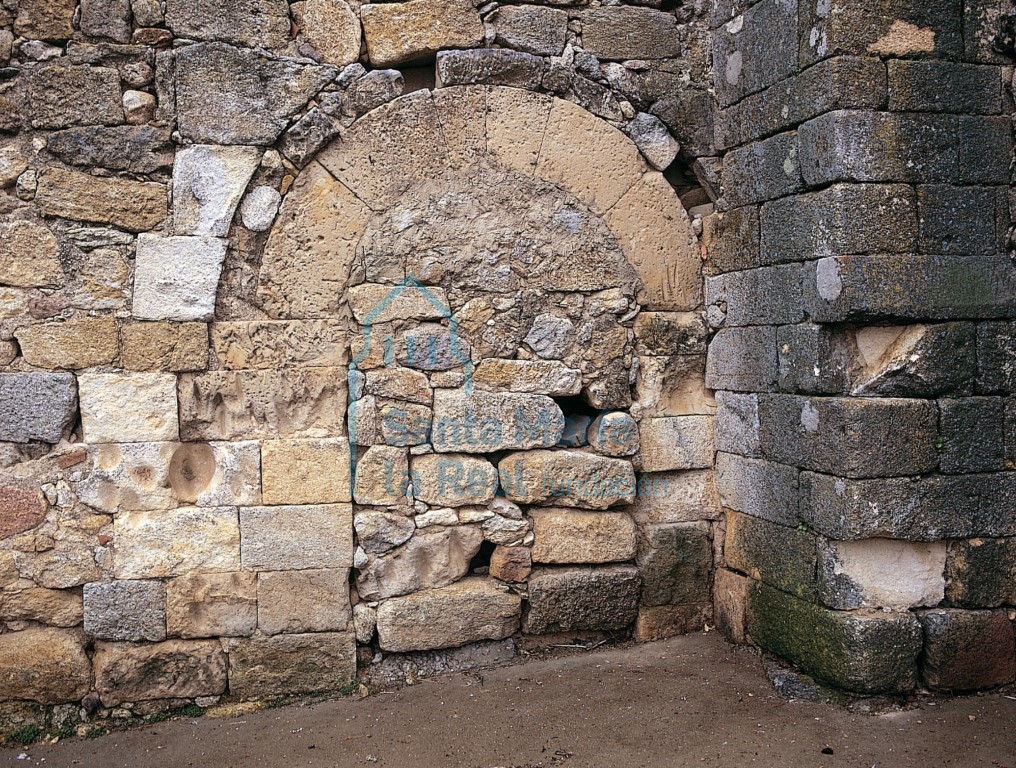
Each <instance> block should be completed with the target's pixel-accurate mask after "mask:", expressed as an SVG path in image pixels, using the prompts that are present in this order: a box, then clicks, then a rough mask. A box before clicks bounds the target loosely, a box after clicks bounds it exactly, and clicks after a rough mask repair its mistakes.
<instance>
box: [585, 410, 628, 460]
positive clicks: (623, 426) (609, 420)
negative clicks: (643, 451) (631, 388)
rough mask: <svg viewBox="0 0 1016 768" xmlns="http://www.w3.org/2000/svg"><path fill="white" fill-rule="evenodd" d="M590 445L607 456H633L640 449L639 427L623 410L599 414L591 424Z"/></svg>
mask: <svg viewBox="0 0 1016 768" xmlns="http://www.w3.org/2000/svg"><path fill="white" fill-rule="evenodd" d="M588 437H589V445H591V446H592V447H593V448H595V449H596V450H597V451H599V452H600V453H602V454H604V455H606V456H631V455H633V454H635V453H638V450H639V427H638V424H637V423H636V422H635V419H633V418H632V417H631V416H629V415H628V414H627V413H623V412H621V411H615V412H613V413H605V414H602V415H600V416H597V417H596V419H595V420H594V421H593V423H592V424H591V425H590V426H589V434H588Z"/></svg>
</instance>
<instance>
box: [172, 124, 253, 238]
mask: <svg viewBox="0 0 1016 768" xmlns="http://www.w3.org/2000/svg"><path fill="white" fill-rule="evenodd" d="M260 159H261V150H260V149H259V148H258V147H235V146H234V147H228V146H222V147H220V146H211V145H204V144H195V145H191V146H189V147H185V148H183V149H181V150H179V151H178V152H177V153H176V160H175V161H174V163H173V229H174V231H175V233H176V234H178V235H199V236H204V237H225V236H226V235H227V234H228V233H229V225H230V224H232V222H233V214H234V213H235V212H236V206H237V205H238V204H239V203H240V197H241V196H242V195H243V192H244V190H245V189H246V188H247V184H248V183H249V182H250V179H251V176H253V175H254V170H255V169H256V168H257V165H258V161H259V160H260Z"/></svg>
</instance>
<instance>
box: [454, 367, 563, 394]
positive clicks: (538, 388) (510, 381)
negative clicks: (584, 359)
mask: <svg viewBox="0 0 1016 768" xmlns="http://www.w3.org/2000/svg"><path fill="white" fill-rule="evenodd" d="M473 384H474V386H477V387H480V388H481V389H490V390H495V391H497V390H501V391H507V392H523V393H528V394H539V395H551V396H555V397H556V396H568V395H577V394H578V393H579V391H580V390H581V389H582V373H581V371H578V370H576V369H574V368H569V367H567V366H566V365H564V364H563V363H561V362H559V361H557V360H501V359H497V358H489V359H487V360H484V361H483V362H482V363H480V365H479V366H478V367H477V369H476V372H475V373H474V374H473Z"/></svg>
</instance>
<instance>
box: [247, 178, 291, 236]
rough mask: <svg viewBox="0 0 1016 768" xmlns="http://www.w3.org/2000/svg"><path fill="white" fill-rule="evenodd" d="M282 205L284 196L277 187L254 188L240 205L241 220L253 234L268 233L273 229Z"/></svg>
mask: <svg viewBox="0 0 1016 768" xmlns="http://www.w3.org/2000/svg"><path fill="white" fill-rule="evenodd" d="M280 205H282V195H280V194H279V192H278V190H277V189H275V187H268V186H260V187H254V189H252V190H251V191H250V192H248V193H247V196H246V197H245V198H244V199H243V202H242V203H241V204H240V220H241V221H242V222H243V225H244V226H245V227H247V229H249V230H250V231H251V232H267V231H268V230H269V229H271V228H272V224H273V223H274V222H275V217H276V215H277V214H278V213H279V206H280Z"/></svg>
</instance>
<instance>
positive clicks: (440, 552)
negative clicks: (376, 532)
mask: <svg viewBox="0 0 1016 768" xmlns="http://www.w3.org/2000/svg"><path fill="white" fill-rule="evenodd" d="M482 542H483V532H482V531H481V530H480V528H479V527H478V526H474V525H461V526H456V527H454V528H442V527H438V526H435V527H433V528H426V529H424V530H422V531H419V532H417V533H416V534H415V535H414V536H413V537H412V538H411V539H410V540H409V542H408V543H407V544H405V545H404V546H403V547H401V548H399V549H397V550H395V551H394V552H393V553H391V554H390V555H387V556H385V557H372V558H370V559H369V560H368V562H367V564H366V565H365V566H364V567H362V568H359V573H358V574H357V579H356V587H357V591H358V592H359V593H360V597H361V598H362V599H364V600H383V599H385V598H387V597H394V596H397V595H405V594H408V593H410V592H415V591H417V590H420V589H435V588H438V587H444V586H447V585H448V584H451V583H453V582H455V581H458V580H459V579H461V578H462V577H463V576H465V575H466V573H468V572H469V562H470V560H472V558H473V557H474V556H475V555H476V553H477V552H478V551H479V549H480V544H481V543H482Z"/></svg>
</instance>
